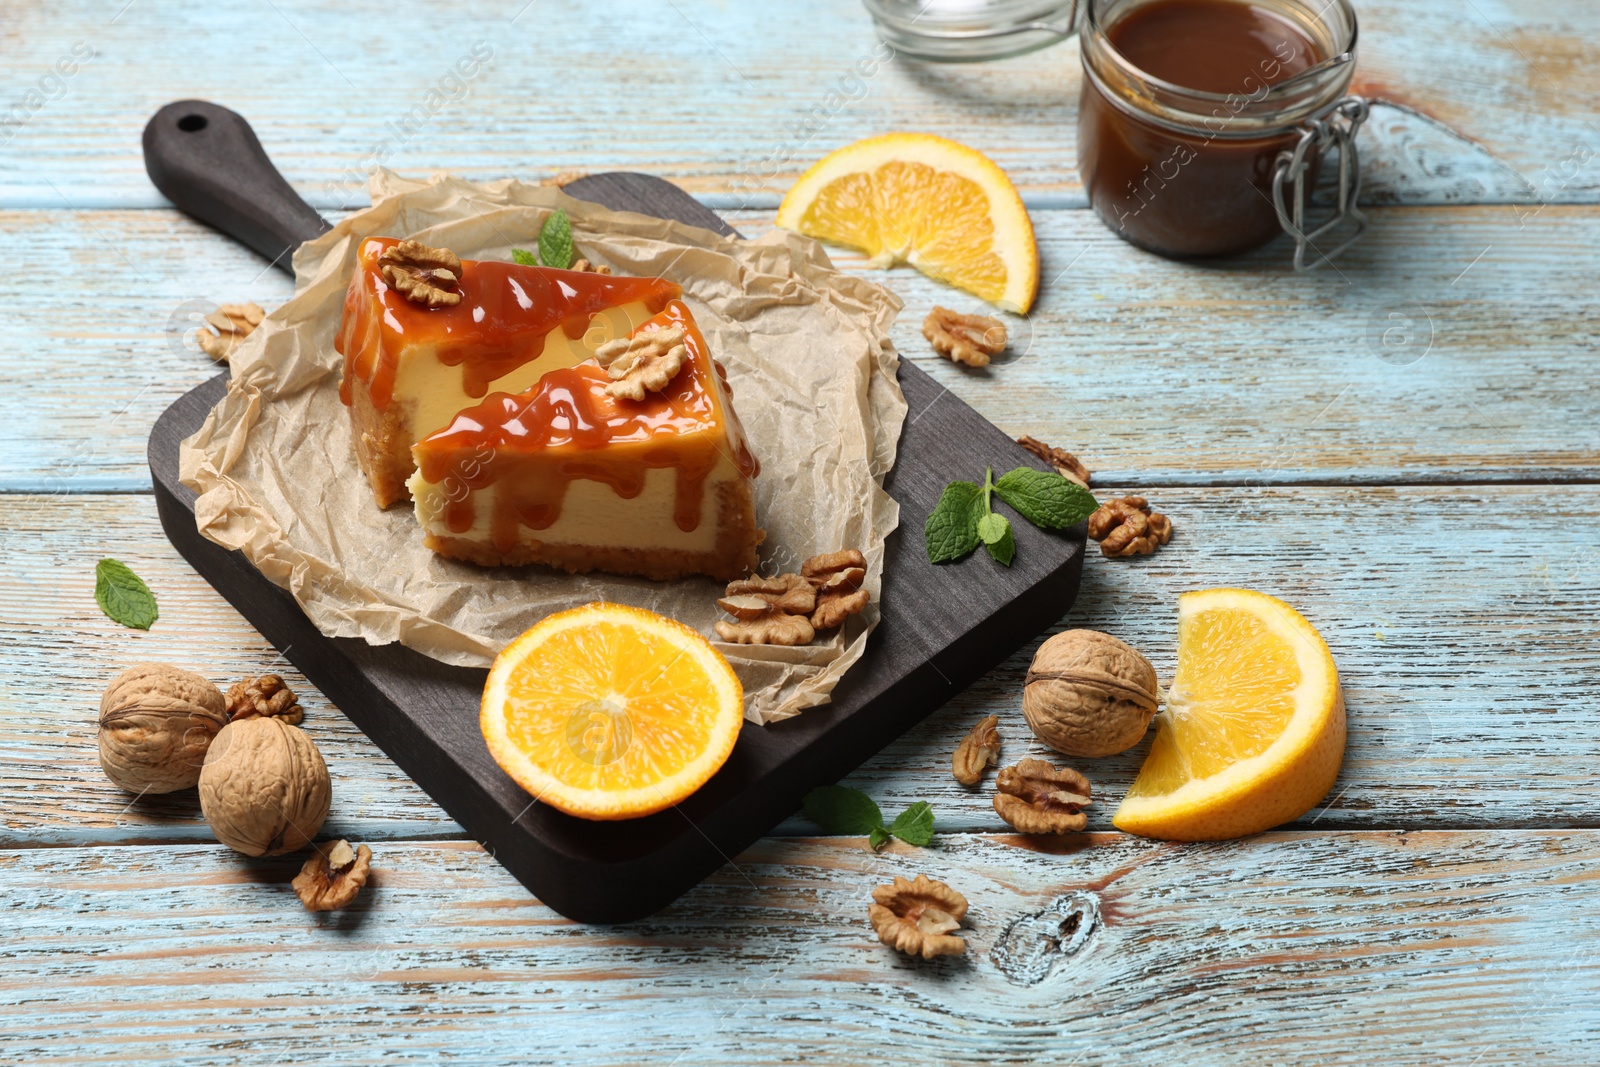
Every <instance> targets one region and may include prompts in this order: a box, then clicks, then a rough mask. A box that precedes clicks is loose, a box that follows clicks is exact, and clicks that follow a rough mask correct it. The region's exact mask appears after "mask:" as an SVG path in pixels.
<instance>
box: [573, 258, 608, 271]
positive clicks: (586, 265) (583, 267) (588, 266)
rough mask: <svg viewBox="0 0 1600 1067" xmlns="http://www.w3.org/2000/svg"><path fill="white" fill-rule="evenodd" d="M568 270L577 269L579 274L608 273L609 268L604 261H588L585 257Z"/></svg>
mask: <svg viewBox="0 0 1600 1067" xmlns="http://www.w3.org/2000/svg"><path fill="white" fill-rule="evenodd" d="M567 269H568V270H573V271H577V272H578V273H579V274H610V273H611V268H610V267H608V266H606V265H605V264H604V263H590V262H589V261H588V260H587V259H580V260H578V262H576V263H574V264H573V265H572V266H570V267H568V268H567Z"/></svg>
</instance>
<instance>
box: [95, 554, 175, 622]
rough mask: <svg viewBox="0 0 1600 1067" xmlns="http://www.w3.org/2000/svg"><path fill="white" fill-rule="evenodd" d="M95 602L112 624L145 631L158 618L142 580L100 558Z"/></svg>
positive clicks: (114, 562)
mask: <svg viewBox="0 0 1600 1067" xmlns="http://www.w3.org/2000/svg"><path fill="white" fill-rule="evenodd" d="M94 600H95V603H96V604H99V605H100V610H101V611H103V612H105V613H106V617H107V618H108V619H110V620H111V621H112V622H118V623H121V624H122V625H124V626H130V627H132V628H134V629H136V630H148V629H150V626H151V624H152V623H154V622H155V621H156V619H157V617H158V615H159V613H158V612H157V611H156V598H155V595H154V594H153V593H151V592H150V587H149V586H148V585H145V584H144V580H143V579H141V578H140V577H139V576H138V575H137V574H135V573H133V571H132V570H131V569H130V568H129V567H128V565H127V564H126V563H123V562H121V561H120V560H115V559H103V560H101V561H100V562H99V563H97V564H95V568H94Z"/></svg>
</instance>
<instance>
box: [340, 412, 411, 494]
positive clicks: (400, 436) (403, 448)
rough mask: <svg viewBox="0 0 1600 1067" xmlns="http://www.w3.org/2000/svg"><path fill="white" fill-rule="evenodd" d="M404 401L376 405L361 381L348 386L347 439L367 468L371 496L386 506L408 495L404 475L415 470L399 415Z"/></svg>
mask: <svg viewBox="0 0 1600 1067" xmlns="http://www.w3.org/2000/svg"><path fill="white" fill-rule="evenodd" d="M404 408H405V405H404V404H402V403H401V402H399V401H393V402H391V403H390V404H389V406H388V407H387V408H383V409H381V410H380V409H379V408H378V406H377V405H376V404H374V403H373V402H372V395H371V394H370V393H369V392H368V391H367V388H366V386H365V385H364V384H361V383H357V385H356V388H354V389H352V390H350V439H351V443H352V444H353V445H354V446H355V450H356V460H357V461H358V462H359V463H360V464H361V469H362V470H363V471H364V472H366V475H367V484H368V485H370V486H371V487H372V499H373V500H375V501H377V503H378V507H380V508H387V507H390V506H392V505H394V504H398V503H399V502H400V501H402V500H410V499H411V490H410V489H409V488H407V487H406V479H407V478H410V477H411V475H412V473H413V472H414V471H416V469H417V465H416V463H415V462H414V461H413V460H412V458H411V443H412V442H411V435H410V433H409V431H408V428H407V421H408V420H406V419H405V418H404V417H403V416H402V414H401V413H402V411H403V410H404Z"/></svg>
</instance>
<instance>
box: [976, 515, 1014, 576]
mask: <svg viewBox="0 0 1600 1067" xmlns="http://www.w3.org/2000/svg"><path fill="white" fill-rule="evenodd" d="M995 518H997V519H999V520H1000V521H1001V522H1005V523H1006V530H1005V533H1004V534H1002V535H1001V537H1000V539H999V540H998V541H985V542H984V545H983V547H984V548H987V549H988V550H989V555H991V556H993V557H994V558H995V562H997V563H1003V564H1005V565H1006V566H1007V567H1009V566H1011V561H1012V560H1013V559H1015V558H1016V555H1017V538H1016V536H1015V535H1014V534H1013V533H1012V532H1011V524H1010V523H1009V522H1006V517H1005V516H1004V515H996V516H995Z"/></svg>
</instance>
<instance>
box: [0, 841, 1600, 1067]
mask: <svg viewBox="0 0 1600 1067" xmlns="http://www.w3.org/2000/svg"><path fill="white" fill-rule="evenodd" d="M373 864H374V872H375V873H374V877H373V882H372V883H371V885H370V886H369V888H368V889H367V890H365V891H364V893H363V895H362V897H361V898H359V900H358V902H357V906H356V907H355V908H354V909H353V910H351V911H348V912H345V913H341V914H337V915H328V916H318V917H313V916H308V915H307V914H306V913H304V912H303V911H301V910H300V906H299V904H298V902H297V901H296V900H295V899H294V897H293V894H292V893H291V892H290V891H289V887H288V885H287V884H286V883H287V882H288V880H289V878H290V877H291V876H292V874H293V873H294V871H295V870H296V868H297V866H298V865H297V864H296V863H295V862H294V860H293V859H292V858H291V857H284V858H282V859H278V860H270V861H257V862H252V861H246V860H244V859H242V858H241V857H238V856H236V855H233V854H231V853H229V852H227V851H226V850H225V849H223V848H221V847H218V846H211V847H176V848H157V849H135V848H120V849H104V850H99V849H46V850H31V851H22V852H16V851H13V852H6V853H0V872H3V873H0V877H3V878H4V881H5V884H6V886H7V888H8V890H9V891H10V895H11V898H12V899H13V900H17V901H26V902H27V906H26V907H13V908H12V909H9V912H8V922H7V924H6V928H5V930H4V931H3V932H0V960H3V961H4V964H5V966H4V969H3V972H0V1040H3V1041H4V1044H5V1048H6V1051H7V1056H8V1058H11V1057H15V1058H16V1059H17V1060H19V1061H22V1062H46V1061H48V1062H108V1061H111V1062H116V1063H119V1064H136V1063H152V1064H155V1063H159V1064H172V1063H184V1064H208V1063H230V1064H238V1063H244V1064H261V1065H267V1064H273V1063H284V1062H291V1063H299V1062H307V1061H308V1059H309V1058H311V1057H312V1056H313V1054H314V1058H315V1059H316V1060H318V1061H326V1062H362V1063H372V1062H379V1061H383V1062H406V1063H411V1062H427V1063H433V1062H446V1061H448V1062H463V1063H491V1062H496V1063H498V1062H508V1061H511V1060H515V1061H517V1062H529V1063H541V1064H543V1063H561V1064H567V1065H585V1064H620V1063H628V1064H635V1063H662V1064H665V1063H674V1062H681V1063H693V1064H697V1065H700V1064H703V1065H707V1067H711V1065H723V1064H726V1065H737V1067H749V1065H752V1064H779V1063H793V1062H797V1061H801V1060H803V1061H804V1062H806V1063H819V1064H848V1065H851V1067H855V1065H859V1064H862V1063H867V1062H872V1063H940V1064H958V1063H959V1064H973V1063H1044V1062H1050V1063H1093V1064H1099V1063H1108V1064H1110V1063H1133V1062H1139V1063H1145V1062H1173V1061H1177V1060H1181V1061H1182V1062H1188V1063H1204V1064H1207V1065H1211V1064H1258V1063H1263V1062H1271V1063H1281V1064H1295V1065H1300V1064H1305V1065H1310V1064H1319V1065H1320V1064H1353V1065H1354V1064H1362V1065H1364V1064H1371V1063H1383V1064H1396V1065H1406V1064H1416V1065H1427V1067H1433V1065H1434V1064H1438V1063H1459V1064H1468V1063H1472V1064H1475V1065H1477V1067H1486V1065H1495V1064H1517V1065H1523V1064H1529V1063H1538V1062H1546V1061H1548V1062H1553V1063H1564V1064H1571V1063H1581V1062H1592V1060H1593V1059H1594V1058H1595V1056H1596V1054H1597V1053H1600V1015H1596V1013H1595V1012H1594V1010H1593V1006H1594V1003H1595V1000H1596V998H1597V997H1600V968H1597V967H1596V966H1595V963H1596V956H1595V951H1596V950H1595V946H1596V944H1600V893H1596V892H1595V882H1596V879H1597V878H1600V874H1597V871H1600V835H1597V834H1596V833H1595V832H1594V831H1570V832H1559V831H1516V830H1499V831H1492V832H1488V833H1479V832H1457V833H1409V834H1407V833H1317V834H1294V833H1278V834H1271V835H1268V836H1265V837H1262V838H1257V839H1254V840H1252V841H1249V842H1243V843H1233V844H1225V845H1199V846H1172V845H1161V844H1155V843H1151V842H1144V841H1138V840H1135V839H1131V838H1126V837H1122V836H1121V835H1075V836H1073V837H1070V838H1068V839H1065V840H1064V841H1062V842H1060V843H1059V845H1058V846H1056V847H1054V848H1051V849H1049V850H1036V849H1034V848H1030V847H1027V845H1026V843H1025V842H1023V841H1022V840H1020V839H1018V838H1014V837H1007V836H977V835H973V836H962V837H958V838H952V839H947V840H945V841H943V842H941V843H940V846H939V847H937V848H934V849H928V850H916V849H910V848H908V847H905V846H900V845H896V846H893V848H892V851H891V852H890V853H888V854H885V855H874V854H872V853H871V852H869V851H868V850H867V849H865V848H864V847H863V845H862V843H861V842H860V841H859V840H851V839H847V838H834V839H795V840H786V841H775V840H769V841H766V842H763V843H762V844H761V845H759V846H757V847H756V848H754V849H751V850H750V851H749V852H747V853H745V854H743V855H740V856H739V857H737V858H736V859H735V861H734V862H733V864H731V865H730V866H729V867H727V868H725V869H724V870H723V871H722V872H721V873H720V874H718V875H717V876H716V877H714V878H713V879H711V881H709V882H708V883H706V884H704V885H702V886H701V887H699V888H698V889H696V890H694V891H693V892H692V893H690V894H689V895H688V896H686V897H684V898H683V899H682V900H681V901H680V902H679V903H678V904H677V905H675V906H674V907H673V908H671V909H669V910H668V911H667V912H665V913H663V914H662V915H661V916H659V917H658V918H656V919H654V920H649V921H646V922H641V923H636V924H632V925H629V926H626V927H614V928H583V927H578V926H575V925H573V924H571V923H568V922H566V921H564V920H562V919H561V918H560V917H559V916H556V915H555V914H553V913H552V912H550V911H549V910H548V909H546V908H544V907H543V906H541V905H540V904H538V903H537V902H535V901H534V900H532V899H531V898H529V897H528V896H527V895H526V894H524V893H523V892H522V890H521V888H520V887H519V886H518V885H516V883H515V882H513V881H512V880H511V879H510V877H509V876H508V875H507V874H506V873H505V871H504V870H503V869H501V868H500V866H499V865H498V864H496V863H495V862H494V860H493V859H492V858H491V857H489V856H488V855H487V854H485V853H483V852H482V851H481V850H479V849H478V848H477V847H476V846H475V845H472V844H470V843H456V844H431V843H430V844H416V845H408V846H403V845H387V846H380V847H379V848H377V849H376V850H375V852H374V859H373ZM914 872H925V873H927V874H929V875H931V876H933V877H937V878H941V879H945V880H947V881H948V882H949V883H950V884H952V885H953V886H955V887H956V888H957V889H959V890H960V891H961V892H962V893H964V894H965V895H966V896H967V898H968V899H969V901H970V902H971V910H970V912H969V913H968V916H969V924H970V928H971V929H970V932H969V934H968V935H967V936H968V938H969V941H968V954H967V955H966V956H965V957H964V958H960V959H944V960H939V961H934V962H932V963H926V962H923V961H916V960H908V959H905V958H902V957H898V956H896V955H894V954H893V953H892V952H890V950H888V949H886V948H884V947H883V946H882V945H880V944H878V943H877V941H876V940H875V938H874V937H873V935H872V932H871V929H870V927H869V926H868V924H867V921H866V905H867V901H868V898H869V894H870V892H871V889H872V887H873V886H874V885H877V884H880V883H883V882H887V881H888V880H889V879H890V878H891V877H892V876H894V875H896V874H905V875H910V874H912V873H914ZM1074 917H1075V918H1076V920H1077V921H1076V925H1075V926H1074V923H1073V919H1074ZM1069 931H1070V933H1069ZM1002 943H1004V944H1005V945H1006V948H1007V950H1008V952H1009V955H1008V954H1007V952H1001V953H999V954H997V951H996V949H997V946H998V945H1000V944H1002ZM1061 946H1065V947H1066V948H1068V949H1070V950H1071V951H1070V952H1063V951H1062V950H1061ZM1027 979H1035V980H1034V981H1032V982H1031V983H1030V982H1028V981H1026V980H1027Z"/></svg>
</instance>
